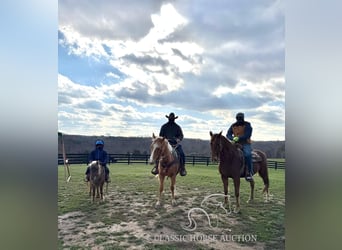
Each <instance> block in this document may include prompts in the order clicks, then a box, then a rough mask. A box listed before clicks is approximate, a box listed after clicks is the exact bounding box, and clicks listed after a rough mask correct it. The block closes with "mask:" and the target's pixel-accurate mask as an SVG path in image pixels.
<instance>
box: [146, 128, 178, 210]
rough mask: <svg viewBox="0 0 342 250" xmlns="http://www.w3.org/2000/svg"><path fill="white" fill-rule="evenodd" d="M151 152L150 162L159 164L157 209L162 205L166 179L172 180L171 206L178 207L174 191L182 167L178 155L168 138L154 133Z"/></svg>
mask: <svg viewBox="0 0 342 250" xmlns="http://www.w3.org/2000/svg"><path fill="white" fill-rule="evenodd" d="M150 150H151V156H150V159H149V162H150V163H151V164H153V163H154V162H158V172H159V174H158V177H159V196H158V201H157V203H156V207H159V206H160V204H161V195H162V192H163V190H164V180H165V177H170V178H171V185H170V190H171V197H172V200H171V204H172V205H176V204H177V202H176V199H175V194H174V190H175V184H176V176H177V174H178V170H179V165H180V163H179V158H178V156H177V153H176V151H175V150H174V149H173V148H172V146H171V144H170V143H169V142H168V140H167V139H166V138H164V137H157V136H155V135H154V133H153V134H152V143H151V147H150Z"/></svg>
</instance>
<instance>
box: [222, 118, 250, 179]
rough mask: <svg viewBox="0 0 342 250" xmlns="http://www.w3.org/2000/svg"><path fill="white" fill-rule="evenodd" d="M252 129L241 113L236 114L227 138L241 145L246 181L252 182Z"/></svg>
mask: <svg viewBox="0 0 342 250" xmlns="http://www.w3.org/2000/svg"><path fill="white" fill-rule="evenodd" d="M252 131H253V128H252V126H251V124H250V123H249V122H247V121H245V115H244V114H243V113H237V114H236V122H235V123H233V124H232V125H231V126H230V127H229V129H228V131H227V135H226V136H227V138H228V139H229V140H231V141H234V142H236V143H239V144H241V146H242V151H243V155H244V157H245V162H246V165H247V167H248V174H249V175H247V176H246V180H247V181H252V180H253V177H252V176H253V174H254V173H253V163H252V146H251V136H252Z"/></svg>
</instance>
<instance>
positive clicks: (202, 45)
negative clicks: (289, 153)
mask: <svg viewBox="0 0 342 250" xmlns="http://www.w3.org/2000/svg"><path fill="white" fill-rule="evenodd" d="M170 112H174V113H175V114H176V116H178V119H176V122H177V123H178V124H179V125H180V126H181V127H182V130H183V133H184V139H186V138H195V139H203V140H209V139H210V136H209V131H213V132H214V133H218V132H220V131H223V133H224V134H226V132H227V130H228V128H229V126H230V125H231V124H232V123H233V122H235V121H236V120H235V115H236V113H238V112H243V113H244V114H245V120H246V121H249V122H250V123H251V125H252V127H253V135H252V139H253V140H255V141H270V140H272V141H273V140H285V17H284V1H271V0H260V1H253V0H211V1H209V0H189V1H180V0H179V1H177V0H176V1H153V0H146V1H141V0H125V1H122V0H116V1H110V0H97V1H91V0H83V1H72V0H59V2H58V130H59V131H60V132H62V133H65V134H78V135H97V136H125V137H151V136H152V133H155V134H158V133H159V130H160V127H161V125H162V124H164V123H165V122H167V118H166V117H165V116H166V115H168V114H169V113H170Z"/></svg>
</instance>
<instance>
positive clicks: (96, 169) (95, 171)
mask: <svg viewBox="0 0 342 250" xmlns="http://www.w3.org/2000/svg"><path fill="white" fill-rule="evenodd" d="M88 166H89V170H90V173H91V174H92V175H101V172H102V167H101V165H100V162H99V161H92V162H90V163H89V165H88Z"/></svg>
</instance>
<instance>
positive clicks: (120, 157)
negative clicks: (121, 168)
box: [58, 154, 285, 169]
mask: <svg viewBox="0 0 342 250" xmlns="http://www.w3.org/2000/svg"><path fill="white" fill-rule="evenodd" d="M149 157H150V155H147V154H146V155H134V154H108V158H109V159H108V164H112V163H126V164H128V165H130V164H133V163H144V164H146V165H147V164H149V163H148V159H149ZM67 159H68V163H69V164H85V165H86V164H88V154H68V155H67ZM185 163H186V165H193V166H194V165H206V166H209V165H213V166H216V165H217V163H213V162H212V161H211V157H209V156H198V155H189V156H185ZM61 164H63V155H62V154H58V165H61ZM267 166H268V167H269V168H274V169H278V168H279V169H285V161H275V160H267Z"/></svg>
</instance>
